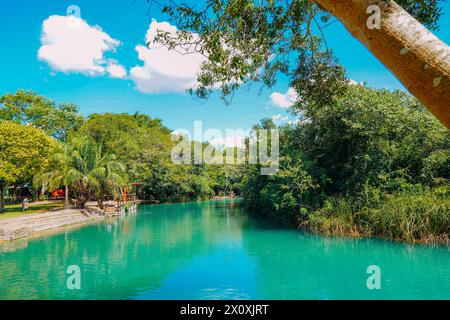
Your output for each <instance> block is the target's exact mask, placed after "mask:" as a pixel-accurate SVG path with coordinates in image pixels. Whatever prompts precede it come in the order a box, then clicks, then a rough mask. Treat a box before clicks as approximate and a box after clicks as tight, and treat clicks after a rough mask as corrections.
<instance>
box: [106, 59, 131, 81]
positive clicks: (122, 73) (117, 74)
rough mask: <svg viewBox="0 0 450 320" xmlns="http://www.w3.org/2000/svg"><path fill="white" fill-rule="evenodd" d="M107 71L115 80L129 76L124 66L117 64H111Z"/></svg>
mask: <svg viewBox="0 0 450 320" xmlns="http://www.w3.org/2000/svg"><path fill="white" fill-rule="evenodd" d="M107 71H108V73H109V74H110V75H111V77H113V78H120V79H122V78H125V77H126V76H127V70H126V69H125V68H124V67H123V66H121V65H120V64H117V63H115V62H110V63H109V64H108V67H107Z"/></svg>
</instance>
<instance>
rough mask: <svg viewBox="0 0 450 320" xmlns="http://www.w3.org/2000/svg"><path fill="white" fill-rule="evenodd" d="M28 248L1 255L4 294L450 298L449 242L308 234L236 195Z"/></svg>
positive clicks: (155, 210) (164, 208)
mask: <svg viewBox="0 0 450 320" xmlns="http://www.w3.org/2000/svg"><path fill="white" fill-rule="evenodd" d="M22 246H24V247H22V248H20V245H19V246H18V248H17V249H16V250H15V251H14V252H3V253H0V299H450V251H449V249H448V248H447V247H434V248H433V247H427V246H422V245H406V244H399V243H392V242H387V241H381V240H373V239H358V240H355V239H336V238H324V237H320V236H314V235H308V234H304V233H300V232H298V231H296V230H289V229H285V228H282V227H279V226H276V225H275V224H272V223H270V222H267V221H257V220H255V219H253V218H251V217H249V216H248V215H246V214H245V213H244V212H243V210H242V208H240V207H239V206H238V205H237V203H235V202H233V201H211V202H203V203H187V204H163V205H142V206H140V207H139V212H138V213H137V214H136V215H130V216H127V217H125V218H122V219H117V220H112V221H108V222H104V223H100V224H98V225H92V226H88V227H84V228H82V229H79V230H75V231H67V232H65V233H61V234H58V235H54V236H49V237H45V238H42V239H39V240H33V241H30V242H29V243H28V244H22ZM0 251H1V248H0ZM71 265H77V266H79V268H80V270H81V282H80V285H81V288H80V290H69V289H68V287H67V279H68V277H69V276H70V275H68V274H67V273H66V271H67V268H68V267H69V266H71ZM370 265H377V266H379V267H380V268H381V289H380V290H369V289H368V288H367V284H366V282H367V278H368V277H369V276H370V275H369V274H367V273H366V271H367V267H368V266H370Z"/></svg>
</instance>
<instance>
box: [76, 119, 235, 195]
mask: <svg viewBox="0 0 450 320" xmlns="http://www.w3.org/2000/svg"><path fill="white" fill-rule="evenodd" d="M78 134H80V135H87V136H90V137H91V138H93V139H94V140H95V141H98V142H99V143H101V144H102V145H103V146H104V147H105V150H106V151H107V152H111V153H114V154H115V155H117V158H118V160H119V161H121V162H122V163H123V164H124V165H125V166H126V169H127V173H128V175H129V177H130V180H131V181H132V182H135V183H139V184H140V186H141V187H140V189H141V191H142V192H144V193H145V194H146V196H149V197H150V198H152V199H156V200H160V201H184V200H196V199H205V198H210V197H212V196H213V195H215V194H218V193H221V192H223V191H224V190H226V191H225V192H229V191H230V190H232V186H231V185H226V183H227V182H228V183H230V184H231V183H232V179H235V180H236V179H237V178H236V177H234V178H225V175H226V173H225V172H226V170H225V169H224V168H223V167H222V166H207V165H196V166H194V165H176V164H174V163H173V162H172V159H171V152H172V149H173V147H174V146H175V142H174V141H172V137H171V132H170V130H168V129H167V128H166V127H164V126H163V125H162V124H161V120H159V119H151V118H150V117H148V116H146V115H142V114H135V115H129V114H101V115H100V114H93V115H91V116H90V117H89V118H88V119H87V121H86V122H85V124H84V125H83V127H82V128H81V129H80V131H79V133H78ZM203 147H204V146H203ZM230 175H231V174H230ZM219 180H220V182H219ZM221 183H225V185H224V186H223V187H222V184H221Z"/></svg>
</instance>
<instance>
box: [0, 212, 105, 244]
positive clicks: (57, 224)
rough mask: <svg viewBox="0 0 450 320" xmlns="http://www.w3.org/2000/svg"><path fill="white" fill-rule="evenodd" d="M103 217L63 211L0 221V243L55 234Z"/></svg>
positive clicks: (103, 217)
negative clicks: (38, 235) (47, 233)
mask: <svg viewBox="0 0 450 320" xmlns="http://www.w3.org/2000/svg"><path fill="white" fill-rule="evenodd" d="M104 219H105V216H104V215H100V214H97V213H89V214H88V213H86V210H75V209H64V210H58V211H53V212H46V213H36V214H28V215H24V216H20V217H16V218H8V219H2V220H0V242H5V241H13V240H18V239H23V238H27V237H31V236H35V235H37V234H40V233H46V232H57V231H58V230H60V229H63V228H65V227H68V226H76V225H84V224H88V223H93V222H98V221H101V220H104Z"/></svg>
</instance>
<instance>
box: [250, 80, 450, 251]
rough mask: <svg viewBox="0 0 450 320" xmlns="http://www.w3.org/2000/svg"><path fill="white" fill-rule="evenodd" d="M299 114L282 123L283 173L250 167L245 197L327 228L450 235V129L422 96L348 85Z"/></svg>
mask: <svg viewBox="0 0 450 320" xmlns="http://www.w3.org/2000/svg"><path fill="white" fill-rule="evenodd" d="M298 115H299V118H300V119H299V120H300V121H299V122H298V124H297V125H290V126H283V127H281V128H280V130H281V132H280V139H281V141H280V146H281V149H280V154H281V159H280V170H279V172H278V173H277V174H276V175H274V176H270V177H263V176H260V175H259V171H258V168H257V167H256V166H254V167H252V168H249V169H247V171H246V175H245V179H244V186H243V196H244V203H245V204H246V205H247V206H249V207H253V208H258V210H259V212H266V213H271V214H275V215H277V216H278V217H280V218H282V219H286V220H289V221H290V222H293V223H297V224H299V225H300V226H301V227H302V228H305V229H306V230H310V231H315V232H323V233H326V234H337V235H369V236H370V235H374V236H381V237H386V238H390V239H396V240H404V241H427V242H433V241H444V242H446V241H447V240H448V239H447V238H445V236H443V235H445V234H446V233H447V234H448V229H449V227H450V225H449V220H448V217H449V212H450V210H449V208H448V203H449V201H448V200H449V196H448V192H447V193H445V195H443V194H439V190H441V189H442V188H444V189H445V188H447V189H448V188H449V186H450V167H449V164H450V162H449V159H450V143H449V141H450V132H449V131H448V130H447V129H446V128H445V127H443V126H442V125H441V124H440V123H439V122H438V121H437V120H436V119H434V118H433V117H432V116H431V115H430V114H429V113H427V112H426V111H425V109H424V108H423V106H421V105H420V104H419V103H418V102H417V100H416V99H414V98H412V97H411V96H409V95H408V94H406V93H403V92H399V91H394V92H390V91H387V90H375V89H369V88H366V87H364V86H361V85H350V86H349V87H348V88H347V89H346V90H345V92H344V94H343V95H342V96H340V97H339V98H337V99H334V100H333V101H330V102H329V103H327V104H323V105H321V104H305V105H303V106H302V108H301V109H300V110H299V111H298ZM430 189H432V190H430ZM446 217H447V218H446Z"/></svg>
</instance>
